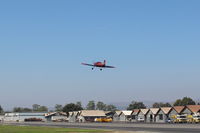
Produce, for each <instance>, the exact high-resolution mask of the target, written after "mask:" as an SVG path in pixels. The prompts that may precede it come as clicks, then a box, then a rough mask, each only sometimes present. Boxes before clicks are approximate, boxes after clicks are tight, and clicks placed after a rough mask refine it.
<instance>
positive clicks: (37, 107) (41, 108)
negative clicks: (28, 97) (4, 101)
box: [13, 104, 48, 112]
mask: <svg viewBox="0 0 200 133" xmlns="http://www.w3.org/2000/svg"><path fill="white" fill-rule="evenodd" d="M47 111H48V108H47V107H46V106H41V105H39V104H33V105H32V108H22V107H14V108H13V112H47Z"/></svg>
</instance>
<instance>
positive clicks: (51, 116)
mask: <svg viewBox="0 0 200 133" xmlns="http://www.w3.org/2000/svg"><path fill="white" fill-rule="evenodd" d="M44 116H45V119H46V120H47V121H54V122H57V121H59V122H61V121H62V122H63V121H68V117H67V113H65V112H49V113H46V114H44Z"/></svg>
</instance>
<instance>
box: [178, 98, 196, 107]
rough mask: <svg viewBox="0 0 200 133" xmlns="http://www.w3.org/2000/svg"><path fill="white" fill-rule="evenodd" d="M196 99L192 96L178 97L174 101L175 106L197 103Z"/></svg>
mask: <svg viewBox="0 0 200 133" xmlns="http://www.w3.org/2000/svg"><path fill="white" fill-rule="evenodd" d="M195 104H196V103H195V101H194V100H193V99H192V98H190V97H184V98H182V99H177V100H176V101H175V103H174V106H186V105H195Z"/></svg>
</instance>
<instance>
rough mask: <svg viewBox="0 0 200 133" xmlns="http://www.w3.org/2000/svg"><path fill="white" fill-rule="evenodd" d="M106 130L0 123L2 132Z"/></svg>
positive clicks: (97, 132)
mask: <svg viewBox="0 0 200 133" xmlns="http://www.w3.org/2000/svg"><path fill="white" fill-rule="evenodd" d="M102 132H106V131H104V130H95V129H78V128H53V127H32V126H7V125H0V133H102Z"/></svg>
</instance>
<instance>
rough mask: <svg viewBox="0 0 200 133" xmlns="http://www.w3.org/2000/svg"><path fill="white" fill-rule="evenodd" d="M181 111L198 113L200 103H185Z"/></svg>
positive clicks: (199, 112)
mask: <svg viewBox="0 0 200 133" xmlns="http://www.w3.org/2000/svg"><path fill="white" fill-rule="evenodd" d="M182 113H183V114H188V115H198V114H200V105H187V106H186V107H185V108H184V110H183V111H182Z"/></svg>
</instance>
